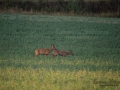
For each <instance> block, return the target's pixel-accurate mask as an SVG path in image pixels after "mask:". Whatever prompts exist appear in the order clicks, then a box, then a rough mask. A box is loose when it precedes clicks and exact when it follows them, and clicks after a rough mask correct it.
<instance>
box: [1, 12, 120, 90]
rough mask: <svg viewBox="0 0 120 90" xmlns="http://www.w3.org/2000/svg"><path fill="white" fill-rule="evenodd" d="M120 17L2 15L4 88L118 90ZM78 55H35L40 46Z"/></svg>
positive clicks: (2, 85) (2, 78)
mask: <svg viewBox="0 0 120 90" xmlns="http://www.w3.org/2000/svg"><path fill="white" fill-rule="evenodd" d="M119 24H120V20H119V19H117V18H93V17H66V16H48V15H46V16H45V15H40V16H37V15H11V14H9V15H7V14H1V15H0V29H1V30H0V36H1V38H0V90H8V89H9V90H16V89H17V90H48V89H50V90H51V89H54V90H61V89H63V90H79V89H82V90H86V89H87V90H88V89H89V90H94V89H95V90H103V89H105V90H113V89H115V90H118V89H119V88H120V79H119V75H120V63H119V62H120V61H119V58H120V56H119V54H120V50H119V47H120V45H119V40H120V35H119V30H120V25H119ZM52 43H54V44H55V46H56V48H57V49H64V50H66V51H69V50H72V51H73V53H74V56H67V57H55V58H52V52H51V53H50V55H48V56H43V55H39V56H38V57H34V50H35V49H36V48H39V47H41V48H50V47H51V44H52Z"/></svg>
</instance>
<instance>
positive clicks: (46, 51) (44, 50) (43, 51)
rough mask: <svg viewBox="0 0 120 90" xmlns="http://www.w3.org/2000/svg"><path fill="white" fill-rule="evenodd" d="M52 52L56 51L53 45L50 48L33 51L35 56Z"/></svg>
mask: <svg viewBox="0 0 120 90" xmlns="http://www.w3.org/2000/svg"><path fill="white" fill-rule="evenodd" d="M52 50H56V48H55V46H54V44H52V47H51V48H38V49H36V50H35V56H37V55H39V54H41V55H48V54H49V53H50V52H51V51H52Z"/></svg>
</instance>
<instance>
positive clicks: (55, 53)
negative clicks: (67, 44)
mask: <svg viewBox="0 0 120 90" xmlns="http://www.w3.org/2000/svg"><path fill="white" fill-rule="evenodd" d="M66 55H73V53H72V51H69V52H66V51H64V50H54V51H53V58H54V57H55V56H64V57H65V56H66Z"/></svg>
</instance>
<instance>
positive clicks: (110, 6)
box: [0, 0, 120, 17]
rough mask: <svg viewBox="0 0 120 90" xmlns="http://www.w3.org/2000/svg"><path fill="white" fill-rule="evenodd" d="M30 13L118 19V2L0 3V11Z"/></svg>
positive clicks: (6, 0)
mask: <svg viewBox="0 0 120 90" xmlns="http://www.w3.org/2000/svg"><path fill="white" fill-rule="evenodd" d="M10 10H12V11H13V10H14V11H27V12H29V11H32V12H46V13H57V12H59V13H73V14H75V15H79V14H80V15H85V14H88V15H89V14H93V15H94V14H103V13H104V14H106V13H108V14H112V15H117V17H120V0H97V1H92V0H89V1H84V0H55V1H54V0H52V1H50V0H39V1H38V2H32V1H29V0H28V1H15V0H13V1H12V0H11V1H10V0H3V1H0V11H1V12H2V11H10Z"/></svg>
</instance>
